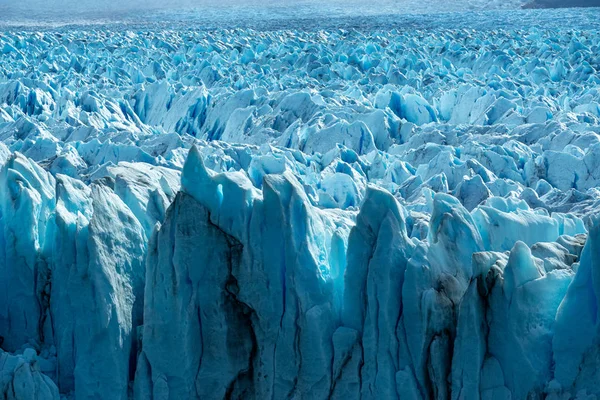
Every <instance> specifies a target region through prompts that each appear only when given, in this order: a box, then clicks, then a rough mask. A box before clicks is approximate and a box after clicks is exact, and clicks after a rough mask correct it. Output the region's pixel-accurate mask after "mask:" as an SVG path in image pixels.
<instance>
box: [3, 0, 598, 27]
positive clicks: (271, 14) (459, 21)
mask: <svg viewBox="0 0 600 400" xmlns="http://www.w3.org/2000/svg"><path fill="white" fill-rule="evenodd" d="M115 3H116V2H115ZM121 3H122V4H113V3H111V2H110V1H109V2H104V3H103V5H98V4H94V3H92V4H90V3H89V2H86V1H83V2H80V1H74V0H67V1H58V0H54V1H49V2H42V1H39V0H26V1H24V2H19V3H9V1H8V0H2V1H0V15H1V16H2V17H0V29H2V28H3V29H35V28H42V29H51V28H53V29H54V28H73V27H79V28H81V29H85V28H86V27H93V28H98V29H99V28H111V29H127V28H140V29H142V28H149V29H150V28H152V29H156V28H172V29H201V30H204V29H222V28H228V29H231V28H252V29H258V30H278V29H296V30H318V29H336V28H344V29H358V30H372V29H392V28H398V29H431V28H471V29H485V30H489V29H497V28H528V27H536V26H538V27H546V28H573V29H594V28H597V27H598V26H600V22H598V21H599V20H600V18H598V16H599V15H600V9H596V8H587V9H577V8H576V9H545V10H523V9H521V6H522V5H523V3H524V1H523V0H509V1H500V0H495V1H484V0H459V1H447V2H442V1H418V0H404V1H392V0H383V1H377V2H375V3H374V2H362V1H357V0H352V1H345V2H342V1H338V0H336V1H330V2H320V1H316V0H305V1H299V2H291V1H283V2H282V1H272V0H271V1H267V2H260V3H258V2H252V1H251V2H243V4H240V2H236V1H235V0H233V1H232V0H225V1H220V2H216V1H209V2H196V3H194V4H191V3H190V2H189V1H187V2H186V0H176V1H175V2H162V3H158V2H154V3H153V2H152V1H150V2H142V1H132V2H121Z"/></svg>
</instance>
